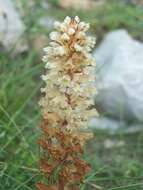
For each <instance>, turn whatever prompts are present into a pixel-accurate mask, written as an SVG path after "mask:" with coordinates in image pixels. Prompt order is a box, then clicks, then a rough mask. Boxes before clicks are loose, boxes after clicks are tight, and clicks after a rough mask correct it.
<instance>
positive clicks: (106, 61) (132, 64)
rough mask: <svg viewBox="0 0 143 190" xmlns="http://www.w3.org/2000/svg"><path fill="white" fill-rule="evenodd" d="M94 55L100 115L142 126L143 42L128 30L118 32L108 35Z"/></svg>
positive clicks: (97, 102)
mask: <svg viewBox="0 0 143 190" xmlns="http://www.w3.org/2000/svg"><path fill="white" fill-rule="evenodd" d="M94 56H95V58H96V62H97V70H96V86H97V90H98V95H97V96H96V107H97V108H98V110H99V112H100V113H102V114H103V115H106V116H107V117H108V118H114V119H116V120H120V121H122V120H123V121H126V122H139V123H142V122H143V43H141V42H139V41H136V40H134V39H133V38H132V37H131V36H130V35H129V34H128V33H127V31H125V30H116V31H113V32H110V33H109V34H107V35H106V36H105V38H104V40H103V42H102V43H101V44H100V46H99V47H98V48H97V49H96V50H95V53H94ZM102 122H103V121H102ZM95 125H96V124H95ZM142 128H143V126H142Z"/></svg>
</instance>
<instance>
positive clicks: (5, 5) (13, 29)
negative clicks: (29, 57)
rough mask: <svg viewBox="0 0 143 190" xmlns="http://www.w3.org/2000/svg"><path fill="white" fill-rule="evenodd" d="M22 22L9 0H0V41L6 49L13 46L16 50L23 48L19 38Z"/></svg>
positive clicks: (21, 32)
mask: <svg viewBox="0 0 143 190" xmlns="http://www.w3.org/2000/svg"><path fill="white" fill-rule="evenodd" d="M24 29H25V27H24V24H23V22H22V20H21V19H20V16H19V14H18V12H17V10H16V8H15V6H14V4H13V2H12V1H11V0H0V43H1V44H2V45H3V46H4V48H5V49H6V50H10V49H12V48H15V47H16V45H17V44H18V48H16V49H17V51H22V49H25V45H24V44H23V45H20V42H19V41H20V38H21V36H22V34H23V33H24Z"/></svg>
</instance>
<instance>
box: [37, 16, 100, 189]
mask: <svg viewBox="0 0 143 190" xmlns="http://www.w3.org/2000/svg"><path fill="white" fill-rule="evenodd" d="M55 29H56V31H54V32H52V33H50V40H51V41H50V43H49V46H48V47H46V48H44V51H45V56H44V57H43V61H44V62H45V63H46V64H45V68H46V73H45V75H43V76H42V79H43V80H44V81H45V84H46V85H45V87H44V88H42V89H41V92H42V94H43V96H42V98H41V100H40V106H41V110H42V122H41V131H42V135H41V138H40V139H39V145H40V147H41V150H42V155H41V160H40V170H41V172H42V173H43V175H44V176H45V179H46V180H44V179H43V182H39V183H38V184H37V188H38V189H39V190H79V185H80V183H81V182H82V181H83V179H84V176H85V174H86V173H87V172H88V171H89V170H90V166H89V164H87V163H86V162H85V161H84V160H82V159H81V156H82V153H83V145H84V144H85V142H86V141H87V140H88V139H90V138H91V137H92V133H90V132H88V131H87V130H86V129H87V127H88V121H89V118H91V117H93V116H96V115H97V112H96V110H95V109H93V100H92V98H91V97H92V96H93V95H94V94H95V86H94V72H93V66H94V65H95V61H94V59H93V58H92V56H91V53H90V52H91V50H92V48H93V47H94V45H95V39H94V38H93V37H90V36H87V35H86V31H87V30H88V29H89V24H87V23H84V22H81V21H80V19H79V18H78V17H77V16H76V17H74V18H70V17H66V18H65V20H64V22H63V23H60V22H55Z"/></svg>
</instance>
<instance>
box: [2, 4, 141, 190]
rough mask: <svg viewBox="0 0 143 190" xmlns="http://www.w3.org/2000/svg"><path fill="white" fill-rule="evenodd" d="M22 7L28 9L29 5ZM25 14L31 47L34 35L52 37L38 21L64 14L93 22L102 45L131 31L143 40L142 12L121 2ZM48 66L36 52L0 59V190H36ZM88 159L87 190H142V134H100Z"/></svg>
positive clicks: (89, 149)
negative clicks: (108, 36)
mask: <svg viewBox="0 0 143 190" xmlns="http://www.w3.org/2000/svg"><path fill="white" fill-rule="evenodd" d="M22 2H23V6H27V5H26V3H25V4H24V2H25V1H24V0H23V1H22ZM37 3H38V1H37ZM26 10H27V17H25V19H24V22H25V24H26V26H27V30H26V32H25V36H26V37H27V38H28V39H29V42H31V41H32V38H33V36H37V35H39V34H44V35H48V33H49V30H48V29H45V28H41V27H39V25H38V23H37V20H38V18H39V17H41V16H45V15H50V16H52V17H55V18H60V19H63V17H64V16H65V15H75V14H78V15H80V16H81V18H82V19H83V20H86V21H89V22H91V26H92V27H91V31H92V34H93V35H94V34H96V36H97V39H98V41H97V42H98V43H99V42H100V40H101V39H102V38H103V36H104V35H105V33H106V32H108V31H110V30H113V29H117V28H126V29H127V30H128V31H129V33H130V34H131V35H132V36H133V37H135V38H137V39H140V40H141V41H143V36H142V33H143V21H142V20H143V9H142V8H141V7H137V6H133V5H125V4H121V3H117V1H116V3H115V2H113V3H111V4H110V5H107V6H104V7H101V8H98V9H95V10H93V11H90V12H89V13H88V14H85V12H83V11H79V12H75V11H63V10H61V9H59V8H57V7H53V8H51V10H50V11H44V10H43V9H42V8H41V7H40V5H39V4H37V8H36V9H35V12H34V13H33V12H32V11H30V9H28V8H27V7H26ZM53 15H54V16H53ZM31 47H33V46H32V45H31ZM43 67H44V66H43V64H42V62H41V58H40V56H39V54H38V53H37V51H35V49H34V48H31V49H30V50H29V52H27V53H24V54H22V55H19V56H16V57H11V56H10V54H9V53H4V52H1V54H0V86H1V88H0V145H1V149H0V189H1V190H32V189H34V187H35V183H36V182H37V181H38V179H39V172H38V159H39V150H38V145H37V139H38V136H39V133H40V131H39V128H38V125H39V122H40V109H39V106H38V103H37V102H38V99H39V97H40V93H39V92H40V90H39V89H40V86H41V85H42V82H41V79H40V75H41V74H42V73H43ZM100 114H102V113H100ZM84 157H85V160H87V161H88V162H89V163H91V165H92V171H91V173H90V174H89V175H88V176H87V177H86V178H85V181H84V184H83V185H82V186H81V189H82V190H85V189H86V190H87V189H89V190H90V189H97V190H98V189H101V188H102V189H103V190H116V189H121V190H126V189H127V190H129V189H130V190H142V189H143V162H142V158H143V132H140V133H134V134H123V133H120V134H119V133H118V134H116V135H111V134H109V133H108V132H106V131H104V132H103V131H96V130H95V138H93V139H92V140H91V141H90V142H89V143H88V144H87V146H86V148H85V155H84ZM94 184H96V185H94Z"/></svg>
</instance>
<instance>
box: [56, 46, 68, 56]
mask: <svg viewBox="0 0 143 190" xmlns="http://www.w3.org/2000/svg"><path fill="white" fill-rule="evenodd" d="M54 53H55V55H60V56H63V55H64V54H65V53H66V51H65V48H64V47H62V46H59V47H56V48H55V49H54Z"/></svg>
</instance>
